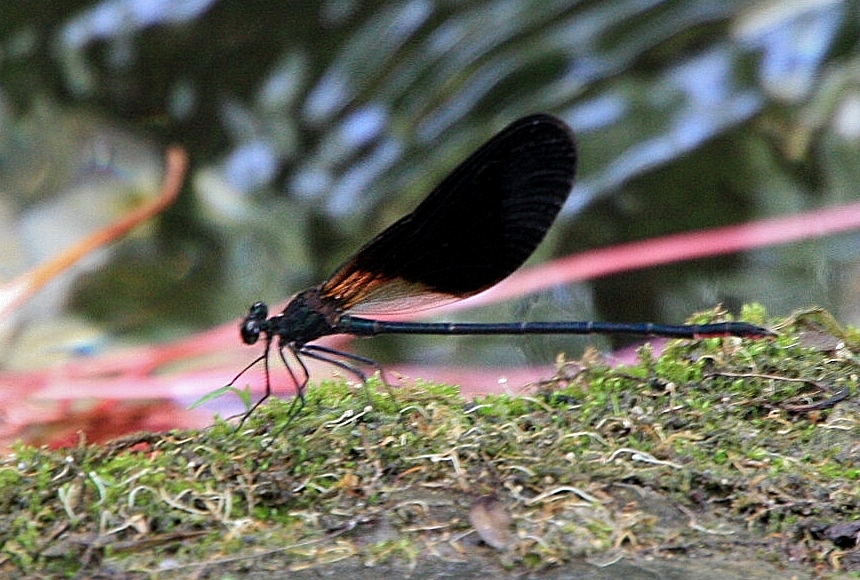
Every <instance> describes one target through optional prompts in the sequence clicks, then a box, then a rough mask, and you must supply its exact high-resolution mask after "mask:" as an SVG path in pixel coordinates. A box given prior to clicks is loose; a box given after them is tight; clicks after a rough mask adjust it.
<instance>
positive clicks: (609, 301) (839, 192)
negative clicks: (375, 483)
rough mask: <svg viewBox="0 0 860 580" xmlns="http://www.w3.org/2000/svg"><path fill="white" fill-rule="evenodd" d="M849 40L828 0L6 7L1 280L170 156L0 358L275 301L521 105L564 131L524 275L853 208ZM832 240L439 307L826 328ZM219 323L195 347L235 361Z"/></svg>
mask: <svg viewBox="0 0 860 580" xmlns="http://www.w3.org/2000/svg"><path fill="white" fill-rule="evenodd" d="M858 43H860V6H858V3H857V2H852V1H834V0H830V1H827V0H794V1H791V0H789V1H786V0H758V1H755V0H750V1H733V0H727V1H723V2H714V1H713V0H664V1H655V0H592V1H583V2H571V1H564V2H561V1H553V0H496V1H477V0H472V1H460V2H452V1H444V0H437V1H432V0H388V1H384V0H374V1H372V2H361V1H359V0H327V1H313V2H309V1H301V0H299V1H291V2H260V1H247V0H242V1H239V0H220V1H219V0H172V1H170V2H167V1H163V0H99V1H59V2H48V3H45V2H17V3H12V4H9V5H8V6H5V7H4V17H3V19H2V21H0V128H2V130H0V220H2V221H0V224H2V227H0V236H2V239H0V256H2V259H0V278H2V280H10V279H12V278H13V277H14V276H15V275H16V274H19V273H21V272H24V271H26V270H27V269H29V268H32V267H33V266H34V265H36V264H39V263H41V262H42V261H44V260H45V259H47V258H48V257H50V256H52V255H55V254H56V253H58V252H59V251H61V250H62V249H63V248H65V247H68V246H69V245H70V244H72V243H74V241H75V240H78V239H80V238H81V237H82V236H83V235H85V234H86V233H87V232H90V231H92V230H93V229H95V228H97V227H101V226H103V225H105V224H107V223H110V222H111V221H113V220H115V219H117V218H118V217H119V216H121V215H122V214H123V213H124V212H126V211H128V209H129V208H131V207H134V206H135V205H136V204H139V203H140V202H141V200H145V199H148V198H150V197H152V196H154V195H156V194H157V189H158V186H159V183H160V180H161V176H162V171H163V167H162V165H163V152H164V149H165V147H166V146H167V145H168V144H173V143H175V144H179V145H181V146H183V147H185V148H186V149H187V151H188V153H189V155H190V158H191V163H192V166H191V170H190V173H189V175H188V178H187V180H186V185H185V188H184V189H183V191H182V194H181V196H180V198H179V200H178V202H177V204H176V205H174V206H173V207H171V208H170V209H169V210H168V211H167V212H165V213H164V214H163V215H161V216H160V217H159V218H158V219H156V220H155V221H153V222H151V223H150V224H148V226H147V227H145V228H141V229H139V230H137V231H136V232H135V233H134V235H132V236H130V237H129V238H126V239H124V240H123V241H122V242H121V243H118V244H115V245H112V246H111V247H109V248H107V249H105V250H103V251H101V252H99V253H97V254H96V255H93V256H91V257H89V258H88V259H87V260H86V261H85V262H84V263H82V264H80V265H79V266H78V267H77V268H76V269H75V270H74V271H73V272H70V273H69V274H67V275H65V276H63V277H61V278H60V279H58V280H55V281H54V282H52V284H51V285H49V286H48V287H47V288H45V289H44V290H43V291H41V292H40V293H39V294H37V295H36V296H33V297H32V299H31V300H30V301H28V302H27V304H26V305H25V306H24V307H22V308H21V309H19V311H17V312H16V313H15V316H14V317H13V319H10V320H7V321H4V324H3V335H2V343H0V345H2V346H1V347H0V348H2V350H0V354H2V358H0V365H2V368H4V369H23V370H30V369H32V368H35V367H41V366H44V365H46V364H49V363H50V362H51V361H53V360H55V359H57V360H60V359H65V358H68V357H85V356H93V355H94V353H95V354H97V353H99V352H103V350H104V349H106V348H109V347H110V346H114V345H128V344H152V343H156V342H160V341H167V340H177V339H181V338H183V337H188V336H191V335H193V334H194V333H197V332H199V331H201V330H204V329H207V328H211V327H213V326H215V325H218V324H222V323H228V322H229V323H231V324H233V323H235V322H238V320H239V319H240V318H241V317H242V316H243V315H244V314H245V312H246V311H247V307H248V306H249V305H250V303H252V302H254V301H256V300H264V301H267V302H269V303H272V304H276V303H279V302H281V301H282V300H284V299H285V298H287V297H288V296H289V295H291V294H293V293H294V292H296V291H298V290H301V289H303V288H305V287H307V286H309V285H312V284H316V283H318V282H320V281H321V280H322V279H324V278H325V277H326V276H327V275H328V274H330V273H331V271H332V270H333V269H334V268H335V267H336V266H337V265H338V264H339V263H340V262H341V261H342V260H344V259H345V258H346V257H347V256H348V255H349V254H350V253H351V252H352V251H354V250H355V249H356V248H357V247H358V246H359V245H361V244H362V243H364V241H366V240H367V239H368V238H369V237H371V236H372V235H373V234H375V233H376V232H378V231H379V230H381V229H382V228H383V227H384V226H385V225H387V224H389V223H391V222H392V221H394V220H395V219H397V218H398V217H400V216H401V215H402V214H404V213H406V212H408V211H410V210H411V208H413V207H414V206H415V205H416V204H417V203H418V202H419V201H420V200H421V199H422V198H423V197H424V196H425V195H426V194H427V193H428V192H429V191H430V190H431V189H432V187H433V186H434V185H435V184H436V183H437V182H438V181H439V180H440V179H441V178H442V177H443V176H444V175H445V174H446V173H447V172H448V171H450V170H451V169H452V168H453V167H454V166H455V165H456V164H457V163H458V162H459V161H461V160H462V159H463V158H465V156H466V155H468V154H469V153H470V152H471V151H472V150H473V149H474V148H476V147H477V146H478V145H480V144H481V143H482V142H483V141H485V140H486V139H487V138H489V137H490V136H491V135H492V134H493V133H495V132H496V131H497V130H499V129H500V128H502V127H503V126H505V125H506V124H508V123H509V122H511V121H513V120H514V119H516V118H518V117H520V116H522V115H525V114H528V113H531V112H536V111H546V112H551V113H554V114H556V115H558V116H560V117H562V118H563V119H565V120H566V121H567V122H568V123H569V124H570V125H571V126H572V127H573V128H574V130H575V131H576V133H577V135H578V138H579V148H580V165H579V167H580V171H579V178H578V181H577V185H576V186H575V189H574V192H573V194H572V195H571V198H570V200H569V203H568V204H567V206H566V207H565V210H564V213H563V214H562V217H561V218H560V220H559V222H558V223H557V225H556V226H555V228H554V229H553V230H552V232H551V233H550V235H549V237H548V238H547V240H546V242H545V243H544V244H543V245H542V246H541V248H540V249H539V250H538V252H537V254H536V255H535V256H534V257H533V258H532V260H531V262H530V263H538V262H543V261H547V260H549V259H551V258H552V257H556V256H562V255H568V254H573V253H576V252H580V251H583V250H586V249H589V248H595V247H605V246H610V245H613V244H618V243H621V242H625V241H628V240H636V239H645V238H651V237H655V236H659V235H663V234H667V233H672V232H682V231H687V230H694V229H699V228H707V227H714V226H718V225H722V224H732V223H740V222H745V221H750V220H754V219H758V218H762V217H768V216H779V215H786V214H789V213H794V212H799V211H803V210H808V209H812V208H818V207H827V206H833V205H838V204H840V203H845V202H849V201H854V200H856V199H857V198H858V197H860V195H858V191H857V187H858V186H857V184H858V183H860V44H858ZM858 237H860V233H856V232H855V233H847V234H840V235H835V236H829V237H827V238H823V239H813V240H809V241H803V242H800V243H792V244H787V245H782V246H775V247H766V248H761V249H758V250H755V251H752V252H748V253H744V254H738V255H731V256H724V257H720V258H713V259H706V260H698V261H695V262H688V263H681V264H671V265H666V266H659V267H651V268H647V269H644V270H640V271H635V272H630V273H628V274H624V275H617V276H611V277H606V278H603V279H599V280H596V281H593V282H591V283H587V284H577V285H572V286H567V287H562V288H556V289H552V290H550V291H546V292H541V293H538V294H534V295H530V296H526V297H522V298H521V299H517V300H513V301H510V302H508V303H506V304H505V305H503V306H494V307H492V308H490V309H484V311H463V312H457V313H456V319H460V320H488V319H492V320H522V319H573V320H577V319H601V320H618V321H641V320H650V321H659V322H666V323H680V322H682V321H683V320H684V319H685V318H686V317H687V316H689V315H690V313H692V312H694V311H696V310H702V309H708V308H710V307H712V306H714V305H715V304H717V303H723V304H724V305H726V307H727V308H728V309H729V310H731V311H735V312H737V309H738V308H739V305H740V304H742V303H744V302H751V301H756V302H760V303H763V304H764V305H765V306H766V307H767V308H768V310H769V312H770V313H771V314H773V315H787V314H789V313H790V312H792V311H793V310H795V309H798V308H805V307H808V306H811V305H813V304H814V305H820V306H824V307H826V308H828V309H830V310H831V311H832V312H834V313H835V314H836V315H837V317H839V318H840V320H841V321H843V322H847V323H855V324H856V323H858V321H860V308H858V301H857V298H858V291H860V256H858V251H857V249H858V247H860V244H858V241H860V239H858ZM447 318H448V319H454V318H455V315H454V314H451V315H450V316H448V317H447ZM231 332H232V331H231ZM235 334H236V336H235V337H231V338H230V339H229V340H228V341H225V342H224V343H223V350H224V351H225V352H227V351H233V350H235V351H237V352H240V353H242V354H243V355H244V356H247V357H250V358H253V357H252V356H251V353H249V352H247V351H245V350H244V349H245V348H246V347H245V346H244V345H241V344H240V342H239V339H238V332H236V333H235ZM603 340H604V339H598V338H588V339H584V340H583V341H579V342H577V341H571V339H570V338H567V339H563V340H562V341H559V340H558V339H555V338H551V337H542V338H538V339H536V340H535V341H533V342H528V343H526V342H525V341H519V340H512V339H502V342H501V343H499V342H494V343H492V344H491V345H490V346H489V348H487V349H486V350H481V351H479V350H477V349H478V348H479V345H483V344H484V341H480V340H478V339H475V338H467V339H462V340H456V341H455V340H449V339H427V340H424V339H416V338H411V339H407V340H405V341H399V340H393V339H389V338H385V339H382V338H380V339H375V340H373V341H362V342H361V345H360V346H358V348H359V351H360V352H361V353H362V354H366V355H370V356H375V357H379V358H380V360H382V361H383V362H386V361H399V362H400V361H403V362H415V363H424V364H430V363H432V364H439V365H447V364H458V363H463V364H466V363H468V364H474V365H478V364H486V365H514V366H516V365H519V364H527V363H529V362H534V361H536V360H537V361H540V362H541V363H544V364H545V363H549V362H551V361H552V360H553V359H554V357H555V355H556V353H557V352H559V351H560V350H564V351H566V352H567V353H568V355H569V356H575V355H576V354H577V352H576V351H577V349H578V348H581V346H577V345H582V344H595V343H596V344H598V345H603V346H607V347H608V346H609V344H608V343H606V342H601V341H603ZM465 341H468V342H465ZM464 344H468V345H469V346H468V348H465V349H464V348H463V345H464ZM255 353H256V350H255ZM250 358H249V360H250ZM239 368H241V365H240V366H239ZM236 370H238V369H236ZM228 378H229V377H227V376H225V379H228ZM221 384H223V383H221ZM218 386H220V384H214V385H211V387H212V388H216V387H218ZM205 390H207V389H206V388H204V391H205Z"/></svg>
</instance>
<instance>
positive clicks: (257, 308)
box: [239, 302, 269, 344]
mask: <svg viewBox="0 0 860 580" xmlns="http://www.w3.org/2000/svg"><path fill="white" fill-rule="evenodd" d="M268 315H269V308H268V307H267V306H266V305H265V304H263V303H262V302H255V303H254V304H253V305H252V306H251V309H250V311H249V312H248V316H246V317H245V320H243V321H242V324H240V325H239V332H240V334H241V335H242V342H244V343H245V344H254V343H255V342H257V340H259V338H260V333H261V332H264V331H265V330H266V317H267V316H268Z"/></svg>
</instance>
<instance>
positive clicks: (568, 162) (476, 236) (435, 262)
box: [321, 114, 576, 312]
mask: <svg viewBox="0 0 860 580" xmlns="http://www.w3.org/2000/svg"><path fill="white" fill-rule="evenodd" d="M575 171H576V146H575V141H574V137H573V132H572V131H571V129H570V128H569V127H568V126H567V125H566V124H565V123H564V122H563V121H561V120H559V119H557V118H555V117H552V116H550V115H546V114H537V115H531V116H528V117H524V118H522V119H520V120H518V121H515V122H514V123H512V124H511V125H509V126H508V127H507V128H505V129H503V130H502V131H501V132H500V133H498V134H497V135H495V136H494V137H493V138H492V139H490V140H489V141H488V142H487V143H485V144H484V145H483V146H482V147H481V148H480V149H478V150H477V151H476V152H475V153H473V154H472V155H471V156H470V157H469V158H468V159H466V161H464V162H463V163H462V164H460V166H459V167H457V168H456V169H455V170H454V171H453V172H452V173H451V174H450V175H449V176H448V177H446V178H445V179H444V180H443V181H442V183H440V184H439V185H438V186H437V187H436V189H434V190H433V192H432V193H430V195H428V196H427V198H426V199H425V200H424V201H423V202H421V204H420V205H419V206H418V207H417V208H415V211H413V212H412V213H410V214H409V215H407V216H404V217H403V218H401V219H400V220H398V221H397V222H395V223H394V224H392V225H391V226H389V227H388V228H387V229H386V230H384V231H383V232H382V233H380V234H379V235H377V236H376V237H375V238H373V239H372V240H370V242H368V243H367V244H365V245H364V247H362V248H361V249H360V250H359V251H358V252H357V253H356V254H355V255H354V256H353V257H352V258H351V259H349V260H348V261H347V262H346V263H345V264H344V265H343V266H341V267H340V268H339V269H338V271H337V272H336V273H335V274H334V275H333V276H332V277H331V278H330V279H329V280H328V281H327V282H325V283H324V284H323V285H322V287H321V290H322V293H323V295H324V296H328V297H331V298H334V299H335V300H336V301H337V302H338V304H339V305H340V307H341V308H342V309H344V310H353V311H361V312H370V311H374V312H386V311H394V310H407V309H412V308H413V307H415V306H419V305H420V306H424V307H426V306H429V305H430V303H432V302H435V301H439V300H441V301H444V300H446V299H448V300H450V299H460V298H466V297H468V296H472V295H474V294H477V293H478V292H481V291H482V290H486V289H487V288H489V287H490V286H493V285H495V284H497V283H498V282H500V281H501V280H503V279H504V278H506V277H507V276H508V275H510V274H511V273H512V272H513V271H514V270H516V269H517V268H519V267H520V265H522V263H523V262H525V260H526V259H527V258H528V257H529V256H530V255H531V254H532V252H534V250H535V248H536V247H537V246H538V244H539V243H540V242H541V240H543V238H544V235H545V234H546V232H547V230H548V229H549V227H550V225H552V222H553V221H554V220H555V218H556V216H557V215H558V212H559V210H560V209H561V207H562V205H564V202H565V200H566V199H567V197H568V195H569V194H570V190H571V188H572V186H573V179H574V174H575Z"/></svg>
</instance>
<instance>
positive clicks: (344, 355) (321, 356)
mask: <svg viewBox="0 0 860 580" xmlns="http://www.w3.org/2000/svg"><path fill="white" fill-rule="evenodd" d="M299 352H300V353H301V354H303V355H305V356H308V357H310V358H313V359H316V360H319V361H323V362H327V363H329V364H332V365H334V366H336V367H338V368H341V369H343V370H345V371H347V372H349V373H351V374H352V375H353V376H356V377H358V379H359V380H360V381H361V384H362V385H363V387H364V394H365V396H366V397H367V402H368V403H369V404H370V405H371V406H372V405H373V400H372V398H371V396H370V388H369V387H368V386H367V375H366V374H365V373H364V372H363V371H362V370H361V369H360V368H358V366H356V365H355V364H350V363H348V362H344V361H343V360H339V359H338V358H336V357H340V358H341V359H346V360H348V361H353V362H355V363H359V364H363V365H365V366H369V367H373V369H374V370H375V371H376V372H378V373H379V378H380V379H382V382H383V384H385V385H386V386H388V387H390V385H389V384H388V381H386V380H385V370H384V369H383V368H382V365H380V364H379V363H378V362H376V361H375V360H373V359H371V358H367V357H364V356H361V355H357V354H353V353H351V352H344V351H341V350H336V349H333V348H329V347H326V346H321V345H318V344H306V345H304V346H303V347H302V348H301V349H299ZM392 396H393V395H392Z"/></svg>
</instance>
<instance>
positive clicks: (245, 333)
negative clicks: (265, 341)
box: [239, 316, 260, 344]
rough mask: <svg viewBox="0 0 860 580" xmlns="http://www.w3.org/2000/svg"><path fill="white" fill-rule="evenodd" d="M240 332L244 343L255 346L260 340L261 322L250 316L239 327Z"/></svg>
mask: <svg viewBox="0 0 860 580" xmlns="http://www.w3.org/2000/svg"><path fill="white" fill-rule="evenodd" d="M239 332H240V333H241V334H242V342H244V343H245V344H254V343H255V342H257V340H258V339H259V338H260V321H259V320H256V319H254V318H251V317H250V316H249V317H248V318H246V319H245V320H244V322H242V324H241V325H240V326H239Z"/></svg>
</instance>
